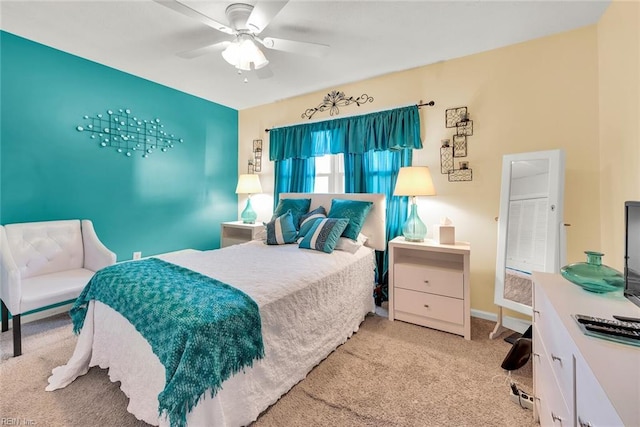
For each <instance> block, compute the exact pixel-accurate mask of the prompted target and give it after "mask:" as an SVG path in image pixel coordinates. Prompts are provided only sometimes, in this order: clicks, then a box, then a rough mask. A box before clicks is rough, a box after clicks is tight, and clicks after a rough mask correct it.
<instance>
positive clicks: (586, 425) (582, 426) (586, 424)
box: [578, 417, 592, 427]
mask: <svg viewBox="0 0 640 427" xmlns="http://www.w3.org/2000/svg"><path fill="white" fill-rule="evenodd" d="M578 425H579V426H580V427H592V426H591V423H590V422H588V421H587V422H585V421H582V418H580V417H578Z"/></svg>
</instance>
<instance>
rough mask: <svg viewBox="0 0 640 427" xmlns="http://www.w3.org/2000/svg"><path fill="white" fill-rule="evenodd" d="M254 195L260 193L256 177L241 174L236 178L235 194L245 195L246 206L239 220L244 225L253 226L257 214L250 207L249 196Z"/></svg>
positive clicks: (258, 180) (258, 181) (249, 174)
mask: <svg viewBox="0 0 640 427" xmlns="http://www.w3.org/2000/svg"><path fill="white" fill-rule="evenodd" d="M256 193H262V186H260V178H258V175H256V174H252V173H247V174H242V175H240V177H239V178H238V186H237V187H236V194H247V195H248V198H247V206H246V207H245V208H244V210H243V211H242V214H240V219H242V222H244V223H245V224H255V222H256V218H258V214H256V212H255V211H254V210H253V208H252V207H251V195H252V194H256Z"/></svg>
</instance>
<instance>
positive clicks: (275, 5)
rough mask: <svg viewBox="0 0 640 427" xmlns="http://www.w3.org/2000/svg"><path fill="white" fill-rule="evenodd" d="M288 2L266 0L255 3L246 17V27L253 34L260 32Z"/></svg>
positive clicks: (287, 0)
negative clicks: (247, 17)
mask: <svg viewBox="0 0 640 427" xmlns="http://www.w3.org/2000/svg"><path fill="white" fill-rule="evenodd" d="M288 2H289V0H286V1H266V0H263V1H261V2H258V3H256V5H255V6H253V11H252V12H251V15H249V19H247V27H248V29H249V30H250V31H251V32H252V33H254V34H260V33H261V32H262V31H263V30H264V29H265V28H267V25H269V23H270V22H271V20H272V19H273V18H275V16H276V15H277V14H278V12H280V11H281V10H282V8H283V7H284V6H285V5H286V4H287V3H288Z"/></svg>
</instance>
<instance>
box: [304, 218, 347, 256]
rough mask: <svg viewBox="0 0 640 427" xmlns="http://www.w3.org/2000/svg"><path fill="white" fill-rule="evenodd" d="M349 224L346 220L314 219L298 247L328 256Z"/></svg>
mask: <svg viewBox="0 0 640 427" xmlns="http://www.w3.org/2000/svg"><path fill="white" fill-rule="evenodd" d="M347 224H349V220H348V219H347V218H324V219H316V220H315V222H314V223H313V225H312V226H311V229H310V230H309V232H308V233H307V234H306V236H304V238H303V239H302V241H301V242H300V244H299V245H298V247H300V248H302V249H314V250H316V251H322V252H326V253H328V254H330V253H331V252H333V250H334V249H335V247H336V243H338V239H339V238H340V235H341V234H342V232H343V231H344V229H345V228H346V227H347Z"/></svg>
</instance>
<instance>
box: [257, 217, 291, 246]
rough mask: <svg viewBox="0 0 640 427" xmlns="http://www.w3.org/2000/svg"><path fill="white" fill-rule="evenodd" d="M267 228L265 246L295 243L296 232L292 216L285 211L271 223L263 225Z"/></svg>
mask: <svg viewBox="0 0 640 427" xmlns="http://www.w3.org/2000/svg"><path fill="white" fill-rule="evenodd" d="M265 225H266V227H267V245H284V244H285V243H295V241H296V236H297V235H298V232H297V231H296V226H295V225H294V224H293V215H292V214H291V211H287V213H285V214H284V215H281V216H279V217H277V218H276V219H274V220H273V221H271V222H269V223H267V224H265Z"/></svg>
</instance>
